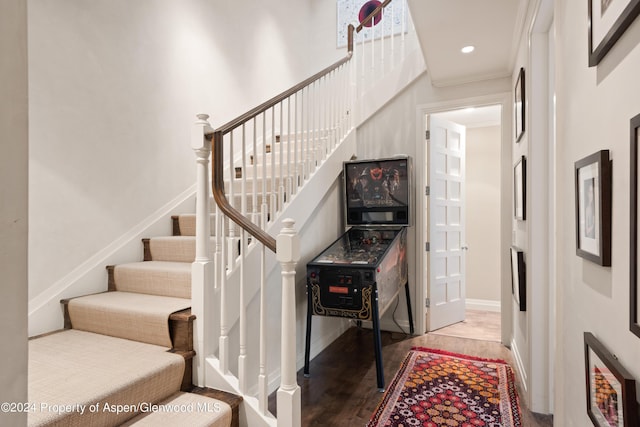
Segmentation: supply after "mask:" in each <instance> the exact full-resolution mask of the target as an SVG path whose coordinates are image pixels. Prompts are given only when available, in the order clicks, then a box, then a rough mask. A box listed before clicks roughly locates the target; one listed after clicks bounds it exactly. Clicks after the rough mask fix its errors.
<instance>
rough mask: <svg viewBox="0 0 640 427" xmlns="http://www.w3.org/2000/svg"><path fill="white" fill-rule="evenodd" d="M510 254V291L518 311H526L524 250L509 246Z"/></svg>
mask: <svg viewBox="0 0 640 427" xmlns="http://www.w3.org/2000/svg"><path fill="white" fill-rule="evenodd" d="M509 252H510V255H511V293H512V294H513V298H514V299H515V301H516V303H517V304H518V309H519V310H520V311H527V279H526V277H527V276H526V274H525V268H526V267H525V264H524V252H523V251H522V249H519V248H517V247H515V246H511V248H509Z"/></svg>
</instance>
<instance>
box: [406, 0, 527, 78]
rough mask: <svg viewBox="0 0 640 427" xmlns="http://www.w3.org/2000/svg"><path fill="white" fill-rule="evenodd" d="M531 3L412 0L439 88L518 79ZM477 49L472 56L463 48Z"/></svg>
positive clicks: (424, 49) (429, 68)
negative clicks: (522, 38) (515, 72)
mask: <svg viewBox="0 0 640 427" xmlns="http://www.w3.org/2000/svg"><path fill="white" fill-rule="evenodd" d="M527 2H528V0H408V3H409V9H410V11H411V17H412V19H413V21H414V24H415V27H416V32H417V33H418V38H419V40H420V45H421V48H422V52H423V54H424V58H425V61H426V64H427V72H428V73H429V75H430V78H431V83H432V84H433V85H434V86H439V87H442V86H451V85H456V84H463V83H469V82H475V81H481V80H487V79H492V78H500V77H508V76H511V74H512V69H513V66H514V62H515V55H516V52H517V48H518V44H519V39H520V30H521V27H522V22H523V20H524V19H523V18H524V14H525V11H526V7H527ZM467 45H473V46H475V50H474V51H473V52H472V53H469V54H463V53H461V52H460V49H461V48H462V47H464V46H467Z"/></svg>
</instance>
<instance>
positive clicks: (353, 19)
mask: <svg viewBox="0 0 640 427" xmlns="http://www.w3.org/2000/svg"><path fill="white" fill-rule="evenodd" d="M382 3H384V1H382V0H336V12H337V13H336V30H337V33H336V48H342V47H345V46H346V45H347V26H348V25H349V24H354V23H355V24H356V26H357V25H358V23H360V22H362V21H363V20H364V19H365V18H366V17H367V16H369V14H371V13H372V12H373V11H374V10H375V8H376V7H378V6H379V5H381V4H382ZM408 17H409V11H408V7H407V2H406V0H394V1H392V2H391V3H390V4H389V5H388V6H387V7H386V8H385V11H384V12H383V13H382V14H376V15H375V16H374V19H373V22H371V20H369V22H363V26H364V28H363V29H362V31H361V32H359V33H355V34H354V35H353V37H354V42H356V43H358V42H360V43H361V42H363V41H369V40H371V39H372V38H375V39H376V40H377V39H379V38H380V34H381V33H382V36H383V37H389V36H391V34H401V33H402V32H405V33H406V32H407V30H408V28H409V25H408V22H409V20H408Z"/></svg>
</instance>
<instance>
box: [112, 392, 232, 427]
mask: <svg viewBox="0 0 640 427" xmlns="http://www.w3.org/2000/svg"><path fill="white" fill-rule="evenodd" d="M150 409H153V408H150ZM155 409H156V410H155V411H153V412H147V413H143V414H140V415H138V416H137V417H135V418H134V419H132V420H130V421H128V422H126V423H124V424H122V426H121V427H131V426H136V427H147V426H148V427H164V426H176V427H178V426H189V427H223V426H224V427H226V426H229V425H230V424H231V407H230V406H229V405H228V404H226V403H224V402H222V401H220V400H217V399H212V398H210V397H206V396H201V395H198V394H193V393H184V392H179V393H176V394H174V395H172V396H170V397H169V398H167V399H165V400H163V401H162V402H159V403H158V404H157V407H156V408H155Z"/></svg>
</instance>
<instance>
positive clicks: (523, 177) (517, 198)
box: [513, 156, 527, 221]
mask: <svg viewBox="0 0 640 427" xmlns="http://www.w3.org/2000/svg"><path fill="white" fill-rule="evenodd" d="M513 216H514V217H515V219H517V220H520V221H525V220H526V219H527V158H526V157H525V156H521V157H520V160H518V163H516V165H515V166H514V167H513Z"/></svg>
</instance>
